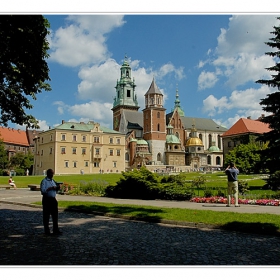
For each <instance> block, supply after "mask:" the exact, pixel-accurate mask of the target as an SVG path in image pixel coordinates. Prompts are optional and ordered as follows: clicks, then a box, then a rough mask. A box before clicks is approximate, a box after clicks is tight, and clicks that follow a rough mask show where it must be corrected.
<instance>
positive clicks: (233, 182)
mask: <svg viewBox="0 0 280 280" xmlns="http://www.w3.org/2000/svg"><path fill="white" fill-rule="evenodd" d="M225 173H226V175H227V179H228V199H227V207H230V204H231V198H232V195H233V196H234V205H235V207H239V206H240V205H239V204H238V174H239V170H238V169H237V168H236V167H235V165H234V163H233V162H231V163H230V164H229V166H228V167H227V169H226V170H225Z"/></svg>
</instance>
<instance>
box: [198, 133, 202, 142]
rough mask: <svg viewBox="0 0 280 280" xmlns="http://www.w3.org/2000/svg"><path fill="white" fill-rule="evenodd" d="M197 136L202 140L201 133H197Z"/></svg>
mask: <svg viewBox="0 0 280 280" xmlns="http://www.w3.org/2000/svg"><path fill="white" fill-rule="evenodd" d="M198 137H199V139H200V140H201V141H202V134H201V133H199V135H198Z"/></svg>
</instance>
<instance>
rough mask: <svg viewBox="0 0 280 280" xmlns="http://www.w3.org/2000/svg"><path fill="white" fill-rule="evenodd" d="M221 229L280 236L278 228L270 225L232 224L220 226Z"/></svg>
mask: <svg viewBox="0 0 280 280" xmlns="http://www.w3.org/2000/svg"><path fill="white" fill-rule="evenodd" d="M220 229H223V230H230V231H238V232H245V233H256V234H265V235H274V236H280V231H279V230H278V228H277V227H276V226H275V225H273V224H270V223H250V222H248V223H245V222H230V223H227V224H225V225H223V226H220Z"/></svg>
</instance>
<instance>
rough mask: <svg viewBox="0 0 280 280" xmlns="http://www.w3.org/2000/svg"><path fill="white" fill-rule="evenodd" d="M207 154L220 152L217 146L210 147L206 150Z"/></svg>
mask: <svg viewBox="0 0 280 280" xmlns="http://www.w3.org/2000/svg"><path fill="white" fill-rule="evenodd" d="M208 151H209V152H211V153H213V152H220V149H219V148H218V147H217V146H211V147H210V148H209V149H208Z"/></svg>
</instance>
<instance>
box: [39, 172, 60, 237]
mask: <svg viewBox="0 0 280 280" xmlns="http://www.w3.org/2000/svg"><path fill="white" fill-rule="evenodd" d="M53 175H54V171H53V170H52V169H48V170H47V176H46V177H45V178H44V179H43V180H42V181H41V184H40V188H41V194H42V196H43V197H42V205H43V224H44V231H45V234H46V235H50V228H49V220H50V216H52V222H53V234H55V235H59V234H62V232H61V231H60V230H59V229H58V203H57V200H56V192H57V191H58V190H59V186H57V184H56V182H55V181H54V180H53Z"/></svg>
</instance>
